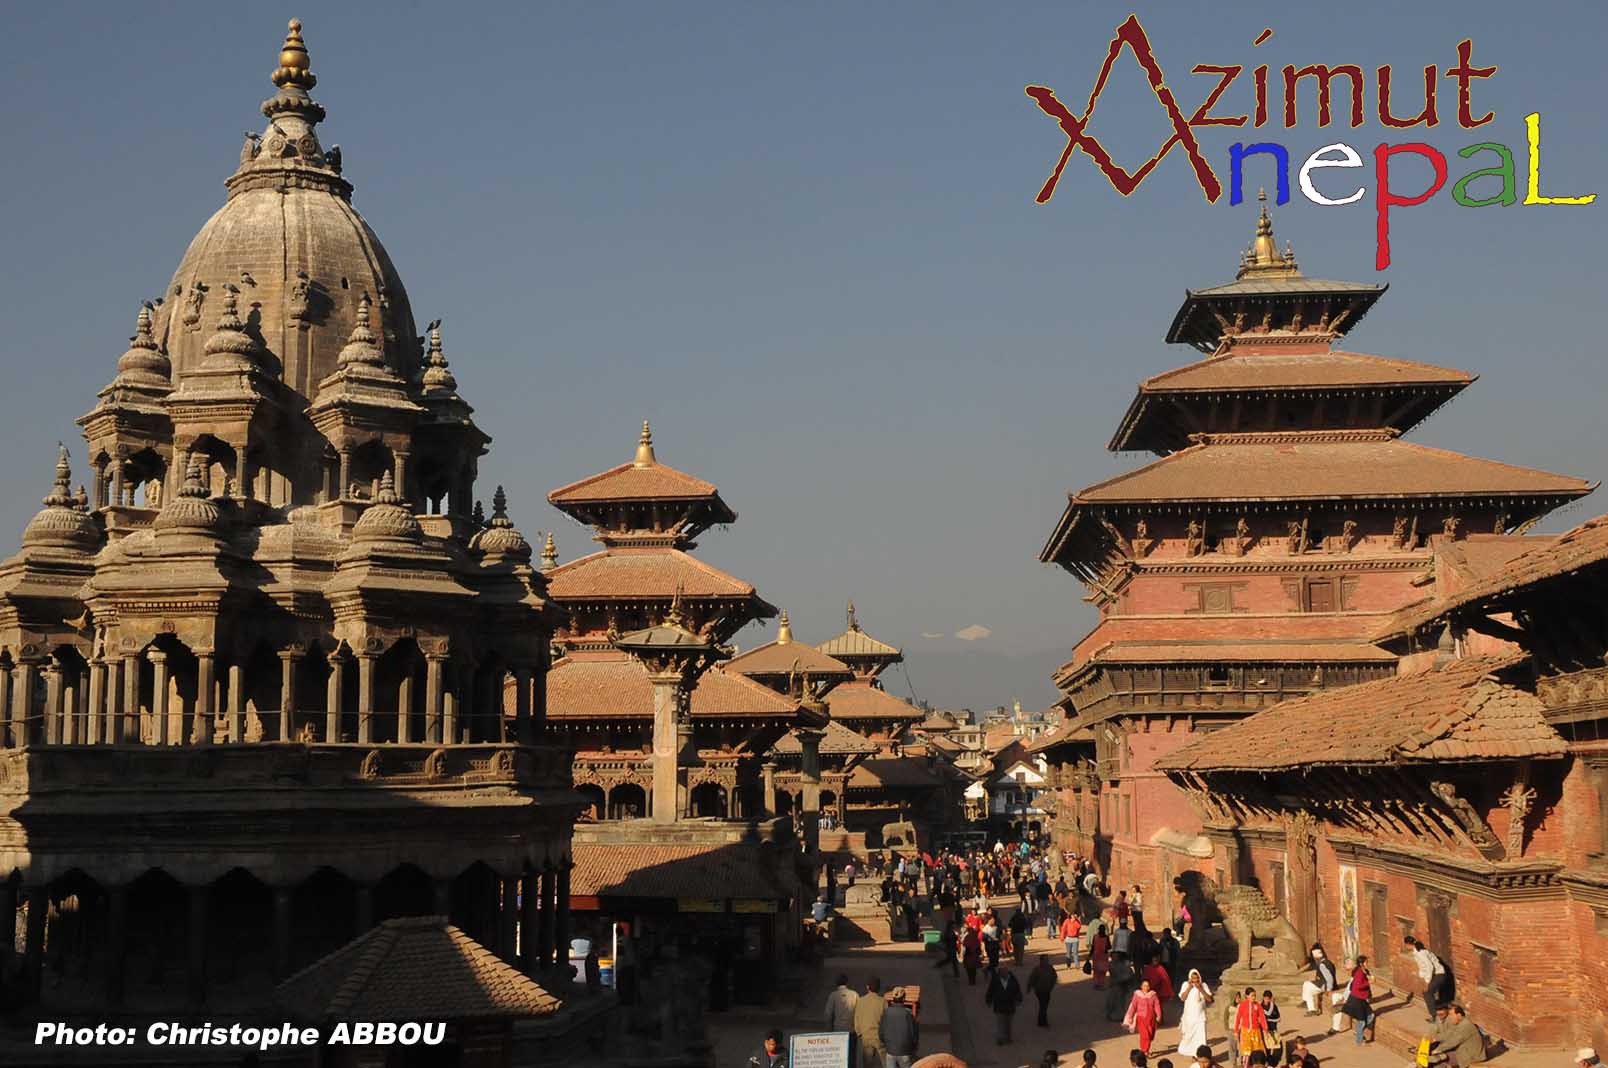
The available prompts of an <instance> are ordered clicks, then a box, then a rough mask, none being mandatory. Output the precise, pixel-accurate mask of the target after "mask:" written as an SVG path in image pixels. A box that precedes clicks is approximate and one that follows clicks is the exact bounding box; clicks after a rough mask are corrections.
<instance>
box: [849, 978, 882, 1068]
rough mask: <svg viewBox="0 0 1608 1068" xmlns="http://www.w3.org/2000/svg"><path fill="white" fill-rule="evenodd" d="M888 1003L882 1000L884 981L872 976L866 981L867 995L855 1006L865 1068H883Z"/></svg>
mask: <svg viewBox="0 0 1608 1068" xmlns="http://www.w3.org/2000/svg"><path fill="white" fill-rule="evenodd" d="M887 1008H888V1003H887V1002H886V1001H884V1000H883V999H882V980H881V979H879V978H878V977H877V976H874V975H873V976H872V977H871V978H869V979H867V980H866V981H865V993H863V994H861V995H860V1000H859V1001H857V1002H855V1004H854V1034H855V1036H856V1037H857V1038H858V1039H859V1040H860V1063H861V1065H862V1066H863V1068H883V1064H882V1014H883V1013H884V1012H885V1011H886V1010H887Z"/></svg>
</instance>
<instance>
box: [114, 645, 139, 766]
mask: <svg viewBox="0 0 1608 1068" xmlns="http://www.w3.org/2000/svg"><path fill="white" fill-rule="evenodd" d="M118 737H119V740H121V741H123V742H126V743H128V744H130V745H139V744H141V743H142V742H144V741H145V739H144V737H143V736H142V735H141V734H140V654H138V653H126V654H124V656H123V715H122V716H121V725H120V726H119V727H118Z"/></svg>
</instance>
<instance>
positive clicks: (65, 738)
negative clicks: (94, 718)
mask: <svg viewBox="0 0 1608 1068" xmlns="http://www.w3.org/2000/svg"><path fill="white" fill-rule="evenodd" d="M83 703H84V679H83V676H82V675H80V674H79V673H78V668H77V666H76V665H68V664H63V665H62V671H61V742H62V744H63V745H77V744H78V743H79V742H81V741H83V737H82V735H83V729H82V727H83V715H82V712H83Z"/></svg>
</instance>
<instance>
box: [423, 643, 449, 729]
mask: <svg viewBox="0 0 1608 1068" xmlns="http://www.w3.org/2000/svg"><path fill="white" fill-rule="evenodd" d="M446 659H447V658H446V657H445V656H444V655H442V654H440V653H430V654H429V655H427V656H426V657H425V658H424V740H425V741H427V742H430V743H432V744H435V745H440V744H441V743H442V742H443V741H446V740H448V739H445V738H444V737H443V736H442V733H441V697H442V693H441V666H442V664H444V663H445V662H446Z"/></svg>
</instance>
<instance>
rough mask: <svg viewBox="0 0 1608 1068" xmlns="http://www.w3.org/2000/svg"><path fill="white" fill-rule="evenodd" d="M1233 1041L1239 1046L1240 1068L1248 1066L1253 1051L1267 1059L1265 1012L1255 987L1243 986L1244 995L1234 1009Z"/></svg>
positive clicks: (1267, 1044) (1247, 1067)
mask: <svg viewBox="0 0 1608 1068" xmlns="http://www.w3.org/2000/svg"><path fill="white" fill-rule="evenodd" d="M1234 1041H1235V1044H1236V1045H1238V1047H1239V1061H1240V1068H1249V1065H1250V1063H1251V1055H1252V1054H1255V1053H1260V1054H1261V1055H1262V1060H1263V1061H1264V1062H1265V1061H1266V1060H1267V1051H1268V1046H1269V1043H1268V1034H1267V1014H1266V1013H1264V1012H1263V1011H1262V1003H1261V1002H1260V1001H1258V1000H1257V997H1256V988H1255V987H1251V986H1248V987H1246V988H1245V996H1244V997H1243V998H1241V999H1240V1003H1239V1007H1238V1008H1236V1009H1235V1010H1234Z"/></svg>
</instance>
